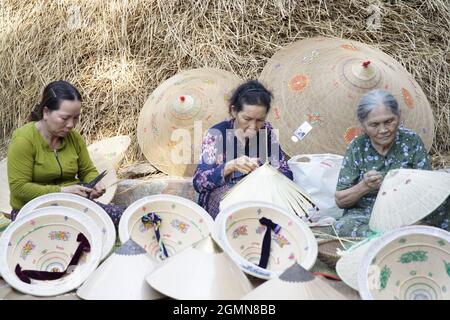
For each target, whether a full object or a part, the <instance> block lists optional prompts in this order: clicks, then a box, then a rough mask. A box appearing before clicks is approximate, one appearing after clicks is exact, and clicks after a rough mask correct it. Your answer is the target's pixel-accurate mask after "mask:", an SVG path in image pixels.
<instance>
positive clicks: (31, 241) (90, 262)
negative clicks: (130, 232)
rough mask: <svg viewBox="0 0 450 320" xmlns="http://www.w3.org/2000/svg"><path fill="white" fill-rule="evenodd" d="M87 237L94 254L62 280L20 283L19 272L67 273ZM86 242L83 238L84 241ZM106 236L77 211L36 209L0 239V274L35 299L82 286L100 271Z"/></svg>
mask: <svg viewBox="0 0 450 320" xmlns="http://www.w3.org/2000/svg"><path fill="white" fill-rule="evenodd" d="M82 235H84V237H85V238H86V239H87V241H88V242H89V245H90V251H89V252H88V253H84V254H83V255H82V256H81V259H80V261H79V262H78V264H77V265H76V266H75V267H74V268H73V269H72V267H71V268H70V269H72V272H69V273H67V274H66V275H64V276H63V277H62V278H60V279H57V280H49V281H40V280H33V279H31V283H29V284H28V283H26V282H23V281H22V280H20V278H19V277H18V276H17V274H16V272H15V270H16V268H17V266H19V265H20V268H21V269H22V270H37V271H51V272H54V271H64V270H65V269H66V268H67V267H68V265H69V262H70V260H71V259H72V255H73V254H74V253H75V252H76V250H77V248H78V247H79V245H80V242H78V241H77V239H78V238H79V237H80V236H82ZM80 239H82V238H80ZM101 250H102V235H101V231H100V229H99V228H98V227H97V225H96V224H95V222H94V221H93V220H92V219H91V218H89V217H88V216H87V215H82V214H80V213H79V212H78V211H77V210H74V209H71V208H65V207H45V208H40V209H36V210H35V211H34V212H33V213H30V214H28V215H25V216H24V217H22V218H19V219H17V220H16V221H14V223H12V224H10V225H9V226H8V228H7V229H6V230H5V231H4V233H3V234H2V237H1V238H0V273H1V275H2V277H3V279H5V281H6V282H8V284H9V285H10V286H12V287H14V288H15V289H16V290H18V291H20V292H23V293H26V294H31V295H35V296H55V295H59V294H63V293H65V292H69V291H71V290H73V289H75V288H77V287H78V286H80V285H81V284H82V283H83V281H84V280H86V279H87V277H88V276H89V275H90V274H91V273H92V272H93V271H94V270H95V269H96V268H97V266H98V264H99V262H100V257H101Z"/></svg>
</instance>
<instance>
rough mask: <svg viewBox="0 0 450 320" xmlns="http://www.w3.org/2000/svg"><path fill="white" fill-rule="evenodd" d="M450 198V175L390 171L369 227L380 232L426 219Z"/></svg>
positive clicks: (398, 170)
mask: <svg viewBox="0 0 450 320" xmlns="http://www.w3.org/2000/svg"><path fill="white" fill-rule="evenodd" d="M449 195H450V173H447V172H439V171H429V170H415V169H397V170H391V171H389V172H388V174H387V175H386V177H385V178H384V180H383V183H382V185H381V187H380V190H379V191H378V195H377V199H376V201H375V204H374V206H373V210H372V214H371V216H370V222H369V227H370V229H372V230H374V231H377V232H386V231H390V230H393V229H395V228H399V227H403V226H407V225H411V224H413V223H416V222H417V221H419V220H421V219H423V218H424V217H426V216H427V215H428V214H430V213H431V212H432V211H433V210H435V209H436V208H437V207H438V206H439V205H441V204H442V203H443V202H444V201H445V199H446V198H447V197H448V196H449Z"/></svg>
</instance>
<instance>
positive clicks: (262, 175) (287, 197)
mask: <svg viewBox="0 0 450 320" xmlns="http://www.w3.org/2000/svg"><path fill="white" fill-rule="evenodd" d="M244 201H264V202H269V203H273V204H274V205H277V206H279V207H282V208H283V209H285V210H287V211H288V212H291V213H292V214H293V215H296V216H298V217H300V218H303V219H304V220H305V221H306V217H307V216H309V215H310V214H314V213H315V212H316V210H315V206H314V204H313V203H312V201H311V198H310V197H309V196H308V194H307V193H306V191H304V190H303V189H302V188H301V187H300V186H298V185H297V184H296V183H294V182H293V181H292V180H290V179H289V178H287V177H286V176H284V175H283V174H282V173H280V172H279V171H278V170H277V169H275V168H274V167H273V166H271V165H270V164H269V163H268V162H266V163H264V164H263V165H262V166H261V167H259V168H257V169H256V170H254V171H253V172H251V173H250V174H249V175H248V176H246V177H245V178H244V179H242V180H241V181H239V183H238V184H236V185H235V186H234V187H233V188H232V189H231V190H230V191H228V193H227V194H226V195H225V196H224V198H223V199H222V201H221V202H220V209H221V210H224V209H226V208H228V207H229V206H231V205H233V204H236V203H240V202H244Z"/></svg>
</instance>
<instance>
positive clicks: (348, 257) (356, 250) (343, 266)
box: [336, 238, 377, 290]
mask: <svg viewBox="0 0 450 320" xmlns="http://www.w3.org/2000/svg"><path fill="white" fill-rule="evenodd" d="M376 240H377V239H376V238H375V239H370V240H366V241H364V242H361V243H359V244H357V245H355V246H354V247H352V248H350V249H349V250H347V251H344V252H343V256H342V257H341V258H340V259H339V260H338V261H337V263H336V272H337V274H338V276H339V277H340V278H341V280H342V281H344V282H345V284H347V285H348V286H349V287H351V288H352V289H355V290H358V270H359V267H360V266H361V263H362V261H363V257H364V254H365V253H366V252H367V250H368V249H369V247H370V246H371V245H372V244H374V242H375V241H376Z"/></svg>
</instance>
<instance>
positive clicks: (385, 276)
mask: <svg viewBox="0 0 450 320" xmlns="http://www.w3.org/2000/svg"><path fill="white" fill-rule="evenodd" d="M391 273H392V272H391V269H389V268H388V266H384V267H383V269H382V270H381V273H380V286H381V290H383V289H386V286H387V283H388V280H389V278H390V276H391Z"/></svg>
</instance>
